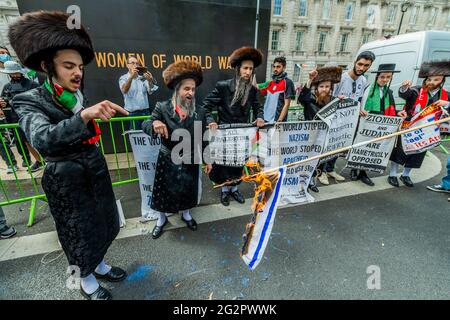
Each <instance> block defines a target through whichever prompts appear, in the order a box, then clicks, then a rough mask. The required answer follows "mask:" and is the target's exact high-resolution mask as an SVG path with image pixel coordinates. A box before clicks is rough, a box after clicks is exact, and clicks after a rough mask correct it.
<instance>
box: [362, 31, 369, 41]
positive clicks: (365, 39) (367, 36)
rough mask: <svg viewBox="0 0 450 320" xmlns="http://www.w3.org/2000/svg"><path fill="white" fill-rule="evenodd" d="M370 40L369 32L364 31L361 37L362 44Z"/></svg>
mask: <svg viewBox="0 0 450 320" xmlns="http://www.w3.org/2000/svg"><path fill="white" fill-rule="evenodd" d="M369 41H370V34H369V33H365V34H364V35H363V37H362V44H366V43H367V42H369Z"/></svg>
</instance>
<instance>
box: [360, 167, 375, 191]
mask: <svg viewBox="0 0 450 320" xmlns="http://www.w3.org/2000/svg"><path fill="white" fill-rule="evenodd" d="M358 177H359V179H360V180H361V182H362V183H364V184H367V185H368V186H370V187H373V186H374V185H375V183H373V181H372V179H370V178H369V177H368V176H367V173H366V172H365V171H363V170H361V171H360V172H359V175H358Z"/></svg>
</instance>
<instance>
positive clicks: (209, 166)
mask: <svg viewBox="0 0 450 320" xmlns="http://www.w3.org/2000/svg"><path fill="white" fill-rule="evenodd" d="M211 170H212V165H211V164H207V165H206V166H205V173H206V174H210V172H211Z"/></svg>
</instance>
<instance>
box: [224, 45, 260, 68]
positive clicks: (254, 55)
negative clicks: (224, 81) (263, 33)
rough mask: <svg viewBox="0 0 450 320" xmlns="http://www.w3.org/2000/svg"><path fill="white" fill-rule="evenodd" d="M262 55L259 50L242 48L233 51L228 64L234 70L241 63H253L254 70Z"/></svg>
mask: <svg viewBox="0 0 450 320" xmlns="http://www.w3.org/2000/svg"><path fill="white" fill-rule="evenodd" d="M263 57H264V55H263V54H262V52H261V51H260V50H259V49H255V48H252V47H242V48H239V49H236V50H234V52H233V53H232V54H231V56H230V64H231V67H232V68H236V67H237V66H238V65H240V64H241V62H242V61H245V60H251V61H253V64H254V68H257V67H258V66H259V65H260V64H261V63H262V60H263Z"/></svg>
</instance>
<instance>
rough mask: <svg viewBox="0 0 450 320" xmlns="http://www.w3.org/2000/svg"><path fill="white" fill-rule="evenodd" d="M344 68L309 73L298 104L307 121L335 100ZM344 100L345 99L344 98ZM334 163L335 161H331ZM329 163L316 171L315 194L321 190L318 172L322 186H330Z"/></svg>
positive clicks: (313, 189)
mask: <svg viewBox="0 0 450 320" xmlns="http://www.w3.org/2000/svg"><path fill="white" fill-rule="evenodd" d="M341 76H342V68H340V67H323V68H319V69H317V70H315V69H314V70H312V71H311V72H310V73H309V80H308V82H307V83H306V85H305V86H304V87H303V89H302V91H301V92H300V95H299V96H298V100H297V102H298V103H299V104H301V105H302V106H303V113H304V115H305V120H307V121H310V120H314V119H315V117H316V114H317V112H319V110H320V109H322V108H323V107H324V106H326V105H327V104H329V103H330V102H331V101H333V100H334V99H335V97H333V95H332V94H333V85H334V84H336V83H339V82H341ZM342 98H343V97H342ZM331 161H333V163H334V161H335V160H331ZM327 166H328V162H325V163H322V164H320V165H319V167H318V170H316V171H314V175H313V178H312V179H311V181H310V183H309V189H310V190H312V191H314V192H319V188H318V187H317V185H316V183H315V182H314V180H315V177H316V176H317V171H320V172H321V175H320V180H321V183H322V184H328V179H326V180H324V179H325V178H326V172H324V171H326V170H325V168H326V167H327Z"/></svg>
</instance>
